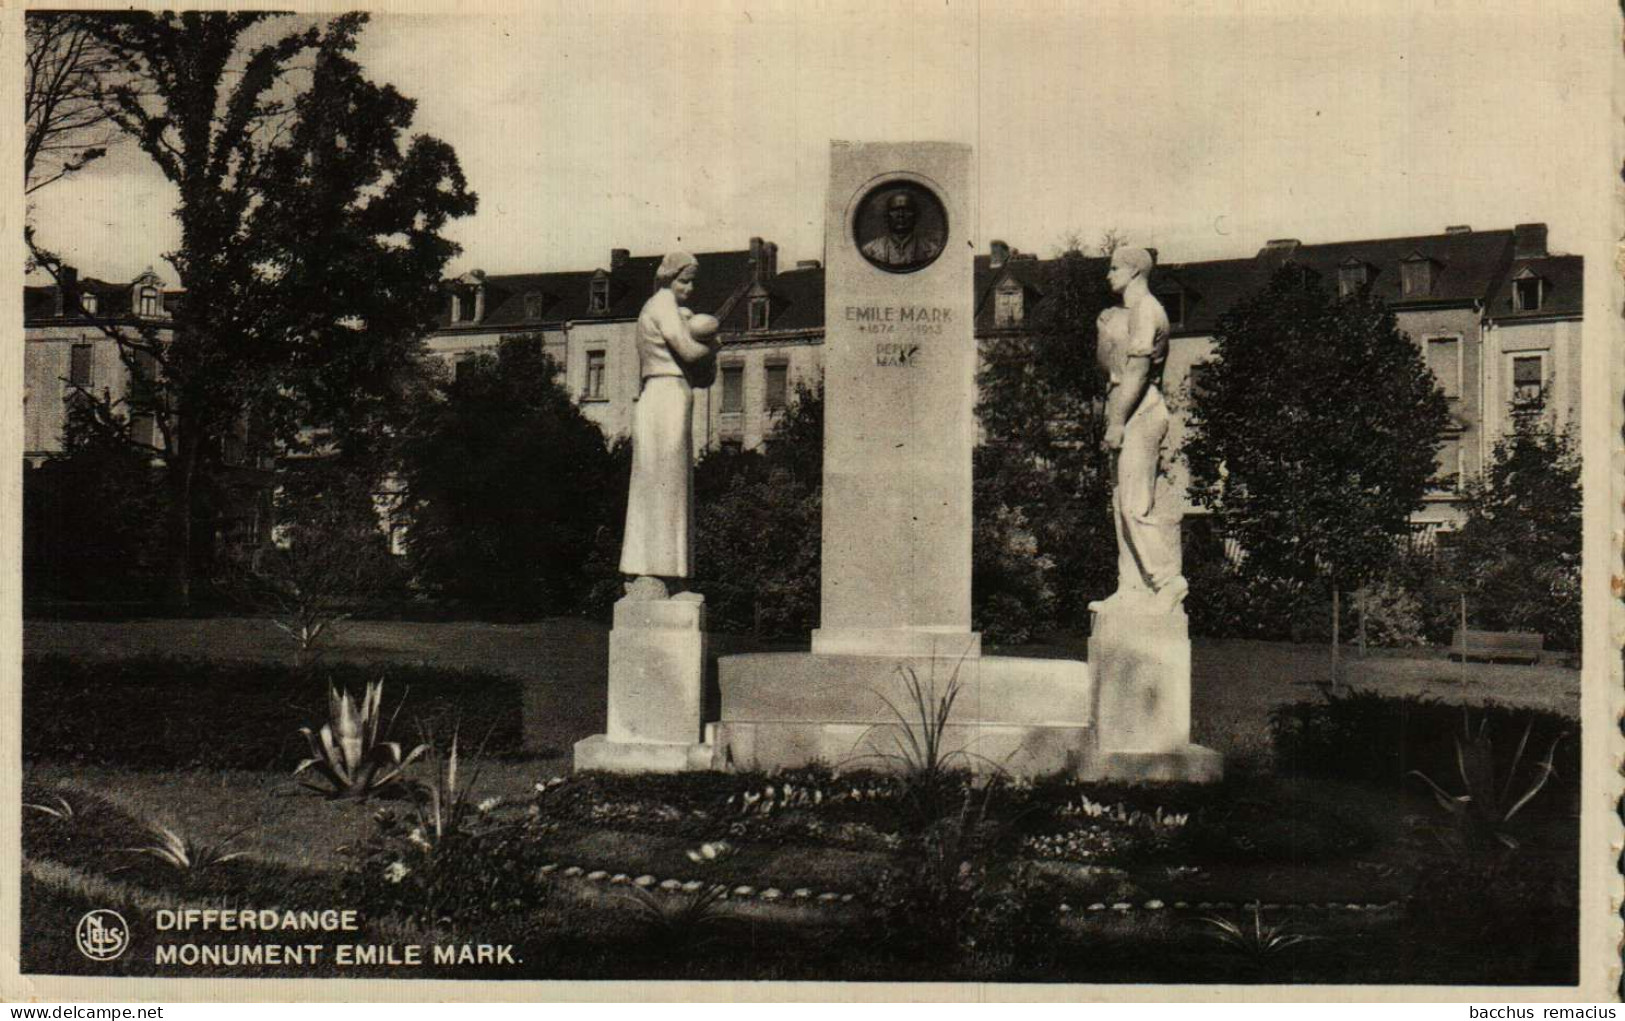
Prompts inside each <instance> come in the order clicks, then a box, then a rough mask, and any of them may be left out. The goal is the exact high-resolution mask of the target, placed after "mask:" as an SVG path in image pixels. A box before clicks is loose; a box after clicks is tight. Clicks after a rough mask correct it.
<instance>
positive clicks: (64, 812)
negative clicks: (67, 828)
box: [23, 794, 79, 821]
mask: <svg viewBox="0 0 1625 1021" xmlns="http://www.w3.org/2000/svg"><path fill="white" fill-rule="evenodd" d="M51 800H53V801H55V802H56V804H55V805H44V804H30V803H27V802H24V804H23V807H24V808H32V809H33V810H34V811H36V812H41V813H43V814H45V815H48V816H51V817H52V818H54V819H61V820H64V821H66V820H68V819H73V818H76V817H77V816H78V815H79V813H78V811H77V810H76V809H75V808H74V807H73V803H72V802H70V801H69V800H68V799H67V798H64V797H63V796H62V795H60V794H53V795H51Z"/></svg>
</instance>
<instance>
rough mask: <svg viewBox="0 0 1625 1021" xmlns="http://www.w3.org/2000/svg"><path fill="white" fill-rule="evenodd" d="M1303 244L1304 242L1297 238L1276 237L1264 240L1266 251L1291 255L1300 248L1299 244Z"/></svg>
mask: <svg viewBox="0 0 1625 1021" xmlns="http://www.w3.org/2000/svg"><path fill="white" fill-rule="evenodd" d="M1301 244H1303V242H1302V241H1299V240H1298V239H1297V238H1274V239H1272V240H1270V241H1266V242H1264V251H1265V252H1280V253H1282V254H1284V255H1291V254H1292V253H1293V252H1295V251H1297V250H1298V246H1299V245H1301ZM1260 254H1262V253H1260Z"/></svg>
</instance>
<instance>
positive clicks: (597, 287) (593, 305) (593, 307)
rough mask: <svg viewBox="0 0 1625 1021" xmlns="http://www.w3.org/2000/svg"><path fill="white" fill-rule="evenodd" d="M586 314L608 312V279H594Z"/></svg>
mask: <svg viewBox="0 0 1625 1021" xmlns="http://www.w3.org/2000/svg"><path fill="white" fill-rule="evenodd" d="M587 311H588V312H608V311H609V278H608V277H596V278H594V280H593V282H592V293H591V295H590V296H589V298H588V301H587Z"/></svg>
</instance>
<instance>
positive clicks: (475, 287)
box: [451, 269, 485, 323]
mask: <svg viewBox="0 0 1625 1021" xmlns="http://www.w3.org/2000/svg"><path fill="white" fill-rule="evenodd" d="M484 318H485V273H484V272H483V271H481V270H477V269H476V270H470V271H469V272H467V273H464V274H463V275H462V276H460V277H458V278H457V280H456V282H455V283H453V284H452V288H451V321H452V322H453V323H477V322H480V321H481V320H483V319H484Z"/></svg>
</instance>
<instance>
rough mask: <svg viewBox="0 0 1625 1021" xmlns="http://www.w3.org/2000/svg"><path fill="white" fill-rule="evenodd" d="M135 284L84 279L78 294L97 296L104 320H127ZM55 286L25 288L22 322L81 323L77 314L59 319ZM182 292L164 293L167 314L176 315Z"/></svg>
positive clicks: (98, 309)
mask: <svg viewBox="0 0 1625 1021" xmlns="http://www.w3.org/2000/svg"><path fill="white" fill-rule="evenodd" d="M134 287H135V281H129V282H126V283H109V282H107V281H105V280H97V279H96V278H95V277H84V278H81V279H80V281H79V284H78V291H79V293H80V294H81V295H84V294H94V295H95V296H96V314H97V316H99V317H101V318H108V317H117V316H128V315H130V314H131V313H132V312H133V311H134V304H133V301H134ZM56 291H57V287H56V285H55V284H49V285H46V286H42V287H40V286H25V287H24V288H23V320H24V321H25V322H34V321H39V320H47V319H61V320H64V321H67V320H73V321H79V320H82V319H84V318H85V317H84V316H81V315H79V314H78V313H77V312H69V313H67V314H65V315H61V316H58V315H57V311H56ZM181 295H182V292H181V291H173V290H164V291H163V292H162V297H163V302H164V310H165V311H168V312H173V311H174V310H175V307H176V306H177V305H178V304H180V299H181Z"/></svg>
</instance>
